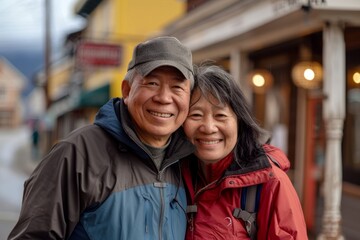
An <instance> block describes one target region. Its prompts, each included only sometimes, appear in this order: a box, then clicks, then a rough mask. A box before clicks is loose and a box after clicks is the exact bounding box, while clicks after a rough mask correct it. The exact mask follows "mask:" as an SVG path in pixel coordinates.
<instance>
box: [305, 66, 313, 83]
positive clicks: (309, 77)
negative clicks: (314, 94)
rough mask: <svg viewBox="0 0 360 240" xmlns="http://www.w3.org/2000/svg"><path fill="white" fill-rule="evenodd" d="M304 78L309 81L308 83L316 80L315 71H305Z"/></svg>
mask: <svg viewBox="0 0 360 240" xmlns="http://www.w3.org/2000/svg"><path fill="white" fill-rule="evenodd" d="M304 78H305V79H306V80H308V81H312V80H314V78H315V73H314V71H313V70H312V69H310V68H307V69H305V71H304Z"/></svg>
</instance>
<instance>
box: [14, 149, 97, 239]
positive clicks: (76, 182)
mask: <svg viewBox="0 0 360 240" xmlns="http://www.w3.org/2000/svg"><path fill="white" fill-rule="evenodd" d="M83 161H84V157H83V156H82V155H81V154H80V153H79V151H77V150H76V146H75V145H74V144H71V143H67V142H60V143H58V144H57V145H55V146H54V147H53V148H52V150H51V151H50V153H49V154H48V155H47V156H46V157H45V158H44V159H43V160H42V161H41V162H40V163H39V165H38V166H37V168H36V169H35V170H34V172H33V173H32V174H31V176H30V178H29V179H28V180H27V181H26V182H25V184H24V193H23V202H22V208H21V212H20V216H19V220H18V222H17V223H16V225H15V227H14V228H13V230H12V232H11V233H10V235H9V239H66V238H68V237H69V236H70V234H71V232H72V231H73V229H74V228H75V226H76V224H77V223H78V221H79V217H80V214H81V212H82V211H83V210H84V209H85V208H86V205H88V204H89V202H88V200H89V199H86V198H84V196H81V195H82V193H83V192H90V191H91V189H90V188H91V186H92V184H91V183H90V182H89V179H91V178H87V180H85V179H84V174H82V172H83V169H82V168H83V166H84V165H86V164H84V163H83Z"/></svg>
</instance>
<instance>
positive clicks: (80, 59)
mask: <svg viewBox="0 0 360 240" xmlns="http://www.w3.org/2000/svg"><path fill="white" fill-rule="evenodd" d="M121 53H122V48H121V46H119V45H114V44H107V43H93V42H80V43H79V45H78V47H77V49H76V62H77V64H78V65H79V66H82V67H94V66H113V67H117V66H120V63H121V61H120V59H121Z"/></svg>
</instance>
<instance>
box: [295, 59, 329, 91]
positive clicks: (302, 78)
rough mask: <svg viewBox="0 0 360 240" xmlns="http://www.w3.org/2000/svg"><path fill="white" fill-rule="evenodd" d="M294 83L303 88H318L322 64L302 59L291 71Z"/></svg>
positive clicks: (320, 80)
mask: <svg viewBox="0 0 360 240" xmlns="http://www.w3.org/2000/svg"><path fill="white" fill-rule="evenodd" d="M291 75H292V79H293V81H294V84H295V85H296V86H298V87H301V88H305V89H315V88H319V87H320V84H321V82H322V66H321V64H320V63H318V62H315V61H302V62H299V63H297V64H295V66H294V67H293V69H292V71H291Z"/></svg>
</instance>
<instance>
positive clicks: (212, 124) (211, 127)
mask: <svg viewBox="0 0 360 240" xmlns="http://www.w3.org/2000/svg"><path fill="white" fill-rule="evenodd" d="M200 131H202V132H204V133H207V134H210V133H213V132H216V131H217V127H216V121H215V120H214V118H213V117H207V118H205V119H204V121H203V123H202V124H201V126H200Z"/></svg>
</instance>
